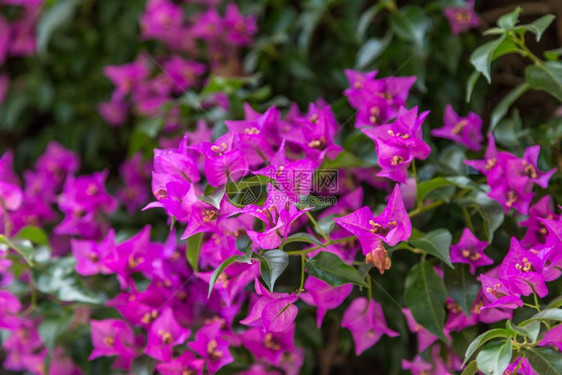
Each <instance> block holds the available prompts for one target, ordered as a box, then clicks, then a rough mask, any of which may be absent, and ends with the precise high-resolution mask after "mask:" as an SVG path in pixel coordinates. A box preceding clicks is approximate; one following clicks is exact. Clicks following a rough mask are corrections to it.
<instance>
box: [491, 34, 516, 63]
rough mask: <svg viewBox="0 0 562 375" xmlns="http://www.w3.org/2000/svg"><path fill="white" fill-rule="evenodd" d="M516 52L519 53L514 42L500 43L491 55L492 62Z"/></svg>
mask: <svg viewBox="0 0 562 375" xmlns="http://www.w3.org/2000/svg"><path fill="white" fill-rule="evenodd" d="M518 51H519V47H517V44H515V42H513V41H512V40H509V39H506V40H504V41H503V42H501V44H500V45H499V46H498V48H496V50H495V51H494V53H493V55H492V61H495V60H497V59H499V58H500V57H502V56H504V55H507V54H509V53H512V52H518Z"/></svg>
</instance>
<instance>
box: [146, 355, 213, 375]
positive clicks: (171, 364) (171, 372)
mask: <svg viewBox="0 0 562 375" xmlns="http://www.w3.org/2000/svg"><path fill="white" fill-rule="evenodd" d="M204 365H205V361H204V360H203V359H198V358H197V357H196V356H195V354H193V353H192V352H190V351H189V350H186V351H185V352H184V353H182V354H181V355H179V356H177V357H176V358H174V359H172V360H171V361H166V362H162V363H160V364H158V365H156V369H157V370H158V372H159V373H160V374H162V375H179V374H186V373H187V374H190V375H202V374H203V366H204Z"/></svg>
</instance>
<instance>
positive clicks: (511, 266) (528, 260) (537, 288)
mask: <svg viewBox="0 0 562 375" xmlns="http://www.w3.org/2000/svg"><path fill="white" fill-rule="evenodd" d="M543 266H544V260H542V259H541V258H539V257H538V256H537V255H536V254H535V253H534V252H532V251H529V250H525V249H524V248H522V247H521V245H520V244H519V241H517V239H516V238H515V237H513V238H512V239H511V245H510V248H509V252H508V253H507V255H506V256H505V258H504V259H503V261H502V264H501V267H500V278H501V280H502V281H503V282H504V283H505V284H506V285H507V287H508V288H509V289H510V290H511V291H512V292H514V293H520V294H522V295H524V296H528V295H530V294H533V292H536V293H537V295H538V296H539V297H541V298H542V297H544V296H546V295H547V294H548V289H547V287H546V284H545V282H544V277H543V276H542V270H543Z"/></svg>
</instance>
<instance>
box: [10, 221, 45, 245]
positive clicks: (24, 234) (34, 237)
mask: <svg viewBox="0 0 562 375" xmlns="http://www.w3.org/2000/svg"><path fill="white" fill-rule="evenodd" d="M16 238H17V239H20V240H29V241H31V242H33V243H35V244H37V245H48V244H49V237H48V236H47V233H45V231H44V230H43V229H41V228H39V227H36V226H33V225H28V226H26V227H23V228H21V229H20V231H19V232H18V234H17V235H16Z"/></svg>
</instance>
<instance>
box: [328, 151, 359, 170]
mask: <svg viewBox="0 0 562 375" xmlns="http://www.w3.org/2000/svg"><path fill="white" fill-rule="evenodd" d="M365 166H368V164H367V163H366V162H365V161H364V160H363V159H361V158H359V157H357V156H355V155H354V154H352V153H351V152H348V151H343V152H340V153H339V154H338V156H336V158H335V159H333V160H332V159H328V158H326V159H324V163H322V166H321V167H320V168H321V169H340V168H357V167H365Z"/></svg>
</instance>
